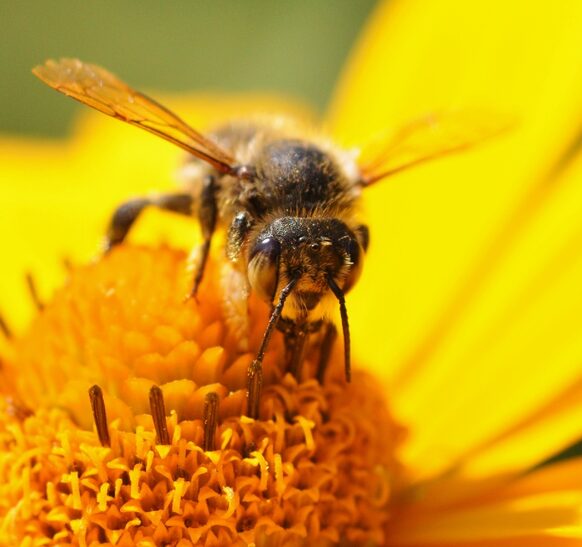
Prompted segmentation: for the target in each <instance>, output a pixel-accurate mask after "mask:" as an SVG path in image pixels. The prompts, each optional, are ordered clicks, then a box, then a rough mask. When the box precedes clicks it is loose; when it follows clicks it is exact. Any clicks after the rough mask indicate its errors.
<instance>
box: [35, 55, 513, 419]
mask: <svg viewBox="0 0 582 547" xmlns="http://www.w3.org/2000/svg"><path fill="white" fill-rule="evenodd" d="M33 72H34V74H35V75H36V76H38V77H39V78H40V79H41V80H42V81H44V82H45V83H46V84H48V85H49V86H51V87H53V88H54V89H56V90H57V91H60V92H61V93H64V94H65V95H68V96H71V97H73V98H74V99H76V100H78V101H80V102H82V103H84V104H87V105H89V106H91V107H92V108H95V109H97V110H99V111H100V112H103V113H104V114H107V115H109V116H112V117H114V118H118V119H120V120H122V121H125V122H126V123H129V124H131V125H135V126H137V127H140V128H142V129H145V130H146V131H149V132H151V133H154V134H155V135H157V136H159V137H162V138H164V139H166V140H168V141H170V142H172V143H173V144H175V145H176V146H179V147H180V148H182V149H184V150H186V152H188V153H189V155H190V156H189V158H190V159H189V160H188V161H187V162H186V165H185V166H184V169H183V171H182V174H183V178H184V182H185V191H182V192H180V193H176V194H169V195H160V196H157V197H155V198H143V199H134V200H131V201H128V202H127V203H124V204H122V205H121V206H120V207H119V208H118V209H117V210H116V212H115V213H114V215H113V218H112V220H111V223H110V226H109V229H108V232H107V249H111V248H112V247H114V246H115V245H118V244H119V243H121V242H123V241H124V239H125V237H126V236H127V234H128V232H129V230H130V228H131V226H132V224H133V223H134V222H135V220H136V219H137V218H138V216H139V214H140V213H141V212H142V211H143V210H144V209H145V208H146V207H148V206H150V205H153V206H157V207H160V208H162V209H165V210H168V211H173V212H176V213H180V214H184V215H194V216H197V217H198V220H199V222H200V226H201V231H202V236H203V243H202V245H201V248H200V252H199V261H198V264H197V266H196V268H195V272H194V279H193V284H192V291H191V296H195V295H196V292H197V290H198V288H199V285H200V282H201V280H202V276H203V274H204V269H205V264H206V261H207V258H208V255H209V250H210V245H211V240H212V236H213V234H214V232H215V230H216V229H217V227H219V226H220V227H222V228H224V229H225V230H226V233H227V241H226V249H225V251H226V256H227V258H228V271H227V273H226V274H225V276H224V279H225V283H226V285H227V287H226V290H225V295H226V301H225V306H226V307H227V308H229V309H230V310H231V312H232V313H231V316H232V317H234V318H235V320H234V321H233V325H232V326H233V329H234V330H236V332H237V335H238V336H239V338H240V340H241V346H244V344H245V341H246V332H247V331H248V325H247V324H246V319H247V317H248V316H247V314H246V313H245V310H246V301H247V299H248V296H249V294H250V292H251V291H253V292H255V293H256V294H257V295H259V296H260V297H261V298H262V299H263V300H265V301H266V302H268V303H269V304H270V305H271V308H272V311H271V315H270V318H269V322H268V324H267V327H266V329H265V332H264V335H263V338H262V341H261V344H260V347H259V350H258V352H257V355H256V358H255V360H254V361H253V363H252V364H251V366H250V368H249V374H248V382H249V385H248V401H247V405H248V406H247V413H248V414H249V416H251V417H253V418H255V417H257V416H258V412H259V400H260V394H261V387H262V361H263V358H264V354H265V351H266V349H267V346H268V344H269V341H270V338H271V335H272V333H273V330H274V329H275V328H279V329H280V330H281V331H283V333H284V338H285V346H286V355H287V361H288V363H287V366H288V369H289V370H290V371H291V372H292V373H293V374H295V376H296V377H297V378H298V379H299V378H300V377H301V363H302V359H303V350H304V347H305V342H306V339H307V337H308V336H309V335H311V334H312V333H315V332H320V331H321V332H322V342H321V347H322V349H321V358H320V363H319V365H318V370H317V378H318V379H319V380H320V381H323V378H324V374H325V367H326V364H327V358H328V356H329V347H330V346H331V344H332V342H333V340H334V338H335V336H336V331H335V327H334V324H333V322H332V320H331V319H330V311H329V310H330V308H331V307H332V306H333V305H334V304H335V305H336V306H338V305H339V310H340V316H341V324H342V331H343V339H344V362H345V376H346V379H347V381H349V380H350V370H351V365H350V332H349V323H348V314H347V308H346V303H345V294H346V293H347V292H348V291H349V290H350V289H351V288H352V287H353V286H354V284H355V283H356V282H357V280H358V278H359V276H360V273H361V270H362V262H363V257H364V253H365V252H366V250H367V247H368V241H369V235H368V228H367V227H366V225H365V224H363V223H361V222H360V221H359V220H358V205H359V200H360V195H361V192H362V189H364V188H365V187H367V186H369V185H371V184H373V183H375V182H377V181H379V180H381V179H383V178H385V177H387V176H389V175H392V174H394V173H397V172H399V171H401V170H403V169H405V168H407V167H410V166H413V165H417V164H419V163H422V162H424V161H426V160H429V159H432V158H436V157H440V156H442V155H444V154H447V153H450V152H454V151H457V150H461V149H463V148H466V147H468V146H470V145H472V144H474V143H476V142H478V141H480V140H482V139H483V138H486V137H489V136H491V135H494V134H496V133H498V132H499V131H500V130H501V129H504V128H505V125H506V124H499V123H483V121H484V119H482V118H480V119H479V120H478V122H479V123H477V124H475V123H474V121H473V123H472V126H471V130H470V131H465V130H464V129H463V124H462V123H461V124H460V123H459V121H462V119H463V115H462V114H461V116H460V117H459V116H458V115H453V116H451V115H449V116H434V115H433V116H428V117H425V118H422V119H420V120H416V121H414V122H413V123H411V124H409V125H407V126H405V127H404V128H402V129H401V130H399V131H397V132H393V133H392V134H389V135H388V136H385V137H383V138H382V139H380V140H377V142H376V154H375V156H374V155H373V156H372V159H370V160H368V161H367V163H362V164H357V163H356V162H355V160H354V157H353V155H351V154H348V153H346V152H345V151H342V150H341V149H339V148H337V147H335V146H333V145H331V144H330V143H329V141H326V140H324V139H319V138H317V137H307V136H305V135H304V134H302V132H301V131H299V130H297V128H296V127H294V126H292V125H290V124H285V123H281V122H280V120H268V121H262V122H256V121H255V122H252V121H242V122H233V123H230V124H227V125H225V126H223V127H221V128H218V129H217V130H215V131H214V132H212V133H209V134H208V136H203V135H202V134H200V133H199V132H198V131H196V130H194V129H192V128H191V127H190V126H189V125H188V124H186V123H185V122H184V121H182V120H181V119H180V118H179V117H178V116H176V115H175V114H173V113H172V112H170V111H169V110H168V109H166V108H165V107H163V106H162V105H160V104H158V103H157V102H155V101H154V100H153V99H150V98H149V97H147V96H146V95H144V94H142V93H140V92H138V91H135V90H134V89H132V88H131V87H129V86H128V85H127V84H125V83H124V82H122V81H121V80H119V79H118V78H117V77H115V76H114V75H112V74H111V73H110V72H108V71H106V70H105V69H103V68H101V67H98V66H95V65H91V64H87V63H83V62H81V61H79V60H76V59H61V60H60V61H52V60H50V61H47V62H46V63H45V64H44V65H41V66H38V67H36V68H35V69H34V70H33ZM485 121H486V122H487V121H488V120H485ZM489 122H490V120H489ZM378 142H380V143H381V146H378Z"/></svg>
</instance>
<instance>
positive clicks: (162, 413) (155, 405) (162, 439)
mask: <svg viewBox="0 0 582 547" xmlns="http://www.w3.org/2000/svg"><path fill="white" fill-rule="evenodd" d="M150 410H151V413H152V419H153V421H154V427H155V428H156V436H157V442H158V444H165V445H168V444H170V434H169V433H168V424H167V422H166V405H165V404H164V394H163V393H162V390H161V389H160V388H159V387H158V386H152V387H151V389H150Z"/></svg>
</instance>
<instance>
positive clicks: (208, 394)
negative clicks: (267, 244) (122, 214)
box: [0, 246, 402, 546]
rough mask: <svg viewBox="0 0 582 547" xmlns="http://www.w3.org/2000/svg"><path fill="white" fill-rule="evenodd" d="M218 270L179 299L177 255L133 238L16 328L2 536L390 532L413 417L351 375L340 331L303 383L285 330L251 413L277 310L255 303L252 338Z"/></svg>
mask: <svg viewBox="0 0 582 547" xmlns="http://www.w3.org/2000/svg"><path fill="white" fill-rule="evenodd" d="M220 268H221V266H220V263H219V262H218V261H211V263H210V264H209V266H208V269H207V271H206V273H205V281H204V282H203V285H202V287H201V288H200V291H199V301H195V300H189V301H184V295H185V294H187V289H188V286H189V284H190V283H191V279H190V275H189V274H188V273H187V268H186V259H185V256H184V254H183V253H181V252H177V251H175V250H171V249H168V248H161V249H156V250H152V249H149V248H137V247H130V246H123V247H121V248H119V249H117V250H115V251H114V252H112V253H110V254H109V255H108V256H106V257H105V258H104V259H102V260H100V261H99V262H97V263H95V264H92V265H89V266H86V267H83V268H79V269H75V270H74V271H73V272H72V274H71V277H70V279H69V281H68V283H67V285H66V286H65V287H64V288H63V289H61V290H60V291H59V292H58V293H57V294H56V296H55V297H54V299H53V301H52V302H51V303H50V304H49V305H47V306H46V307H45V309H44V310H43V311H42V313H41V314H40V315H39V316H38V318H37V319H36V321H35V322H34V323H33V325H32V326H31V328H30V330H29V332H28V333H27V334H26V335H25V336H24V337H22V338H20V339H18V340H16V341H15V342H14V344H13V347H12V348H11V349H10V352H9V356H8V357H6V359H5V360H6V362H5V363H4V366H3V371H2V372H3V385H4V392H5V397H4V398H3V399H2V400H1V407H0V442H1V443H2V462H3V464H2V465H1V466H0V474H1V477H2V478H1V485H0V500H1V501H0V517H1V526H0V539H3V540H4V541H8V542H21V541H22V540H23V539H24V538H25V537H26V538H32V539H34V541H40V542H41V543H42V544H48V543H51V542H54V543H55V544H64V543H69V542H77V543H78V544H80V545H91V544H99V543H103V542H109V543H112V544H116V545H133V544H138V545H144V546H146V545H148V546H149V545H152V546H153V545H161V544H167V545H190V544H192V543H195V544H201V545H233V544H240V545H247V544H250V543H253V542H254V543H256V544H257V545H279V544H283V543H284V544H285V545H288V544H289V545H296V544H298V545H300V544H308V545H315V544H336V543H340V542H348V543H349V544H369V543H370V542H371V543H376V544H380V543H382V541H383V537H384V536H383V531H384V529H385V527H386V524H387V522H388V519H389V511H388V507H389V502H390V497H391V491H392V489H393V487H394V484H395V482H396V481H398V480H399V478H400V471H399V465H398V462H397V460H396V456H395V449H396V447H397V445H398V443H399V441H400V440H401V438H402V430H401V428H399V427H398V426H397V425H396V424H395V423H394V422H393V420H392V418H391V416H390V414H389V413H388V411H387V409H386V405H385V401H384V399H383V395H382V393H381V391H380V390H379V389H378V385H377V382H375V381H374V379H373V378H372V377H371V376H370V375H368V374H366V373H363V372H359V371H355V373H354V375H353V379H352V382H351V383H350V384H346V383H345V380H344V379H343V354H342V351H341V349H342V348H341V344H337V345H336V347H335V348H334V350H333V352H332V356H331V360H330V365H329V367H328V369H327V371H326V375H325V381H324V382H323V385H321V384H320V383H319V382H318V381H317V380H316V379H315V371H316V368H317V357H318V352H319V349H318V340H317V339H315V340H314V342H313V343H312V345H311V347H310V348H308V350H307V353H306V358H305V365H304V367H303V370H302V376H301V378H300V379H299V381H298V380H297V379H296V378H295V377H293V376H292V375H291V374H289V373H286V371H285V365H284V361H285V359H284V351H283V343H282V337H281V336H280V335H279V334H276V335H275V336H274V337H273V340H272V341H271V344H270V347H269V350H268V352H267V354H266V356H265V360H264V378H265V388H264V390H263V394H262V397H261V404H260V412H259V419H257V420H253V419H251V418H248V417H246V416H245V412H246V386H247V369H248V366H249V364H250V363H251V362H252V360H253V357H254V353H253V351H256V349H257V347H258V345H259V343H260V339H261V336H262V333H263V330H264V327H265V324H266V318H267V314H268V313H267V312H268V310H267V309H266V306H264V305H263V304H262V303H260V302H258V301H255V300H254V299H251V301H250V312H249V313H250V325H251V330H250V335H249V341H250V343H249V347H250V348H251V349H250V350H249V351H248V352H242V351H241V350H240V344H238V343H237V340H236V336H234V335H233V334H232V331H231V329H229V328H228V327H227V324H228V322H229V320H230V319H232V318H229V317H227V316H226V315H225V312H224V311H223V308H224V306H223V297H222V293H221V289H220V288H219V284H218V282H217V281H216V280H217V279H219V278H220V275H221V272H220ZM229 313H232V312H229ZM337 346H340V347H337ZM39 544H40V543H39Z"/></svg>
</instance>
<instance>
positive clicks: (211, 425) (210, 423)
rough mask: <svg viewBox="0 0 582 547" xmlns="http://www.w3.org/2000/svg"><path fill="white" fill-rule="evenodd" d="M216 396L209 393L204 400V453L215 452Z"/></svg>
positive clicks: (217, 401)
mask: <svg viewBox="0 0 582 547" xmlns="http://www.w3.org/2000/svg"><path fill="white" fill-rule="evenodd" d="M218 403H219V400H218V395H217V394H216V393H209V394H208V395H206V397H205V398H204V451H205V452H208V451H211V450H215V446H214V438H215V437H216V425H217V423H218Z"/></svg>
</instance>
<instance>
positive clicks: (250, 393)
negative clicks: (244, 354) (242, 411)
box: [247, 360, 263, 420]
mask: <svg viewBox="0 0 582 547" xmlns="http://www.w3.org/2000/svg"><path fill="white" fill-rule="evenodd" d="M262 389H263V367H262V365H261V363H260V362H259V361H257V360H254V361H253V362H252V363H251V365H250V367H249V370H248V381H247V415H248V416H249V417H250V418H253V419H254V420H256V419H257V418H258V417H259V403H260V402H261V391H262Z"/></svg>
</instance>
